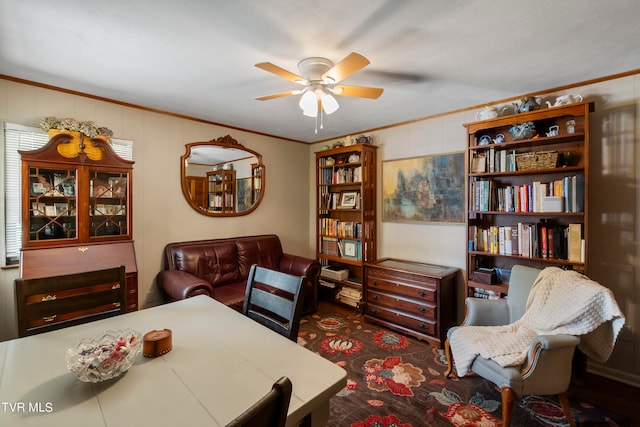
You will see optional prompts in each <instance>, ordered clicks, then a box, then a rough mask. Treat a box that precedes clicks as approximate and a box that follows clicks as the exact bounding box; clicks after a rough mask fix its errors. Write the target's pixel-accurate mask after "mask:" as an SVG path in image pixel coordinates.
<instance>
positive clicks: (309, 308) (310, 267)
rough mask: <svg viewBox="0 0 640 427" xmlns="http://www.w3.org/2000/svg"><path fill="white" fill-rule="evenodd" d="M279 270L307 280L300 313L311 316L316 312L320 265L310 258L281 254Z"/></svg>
mask: <svg viewBox="0 0 640 427" xmlns="http://www.w3.org/2000/svg"><path fill="white" fill-rule="evenodd" d="M279 268H280V271H281V272H283V273H288V274H292V275H294V276H302V277H305V278H306V279H307V280H306V281H307V284H306V286H307V289H306V294H305V297H304V303H303V306H302V313H303V314H311V313H314V312H315V311H316V310H318V286H319V280H320V271H321V269H322V266H321V265H320V263H319V262H318V261H317V260H315V259H311V258H305V257H301V256H298V255H291V254H282V257H281V258H280V267H279Z"/></svg>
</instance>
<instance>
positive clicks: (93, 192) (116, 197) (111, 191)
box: [89, 170, 130, 239]
mask: <svg viewBox="0 0 640 427" xmlns="http://www.w3.org/2000/svg"><path fill="white" fill-rule="evenodd" d="M129 200H130V199H129V173H128V172H114V171H108V172H102V171H94V170H92V171H90V172H89V238H90V239H92V238H97V237H102V236H105V237H106V236H128V235H129V218H130V211H129V209H130V206H129V205H130V203H129Z"/></svg>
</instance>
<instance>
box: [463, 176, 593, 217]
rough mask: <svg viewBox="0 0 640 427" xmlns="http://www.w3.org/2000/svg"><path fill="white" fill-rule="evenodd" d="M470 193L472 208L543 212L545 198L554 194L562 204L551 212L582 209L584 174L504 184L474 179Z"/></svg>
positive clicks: (582, 210)
mask: <svg viewBox="0 0 640 427" xmlns="http://www.w3.org/2000/svg"><path fill="white" fill-rule="evenodd" d="M470 195H471V200H470V203H471V206H473V209H474V210H476V211H497V212H545V207H544V203H543V202H544V199H545V197H548V196H555V197H561V198H562V204H561V206H560V210H553V211H551V212H558V211H559V212H584V175H573V176H566V177H564V178H562V179H558V180H555V181H551V182H540V181H534V182H532V183H530V184H522V185H507V186H500V185H499V183H498V182H497V181H494V180H477V181H472V182H471V194H470Z"/></svg>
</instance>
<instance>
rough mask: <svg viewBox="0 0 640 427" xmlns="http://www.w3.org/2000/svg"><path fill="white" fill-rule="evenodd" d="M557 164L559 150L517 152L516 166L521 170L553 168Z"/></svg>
mask: <svg viewBox="0 0 640 427" xmlns="http://www.w3.org/2000/svg"><path fill="white" fill-rule="evenodd" d="M557 165H558V152H557V151H536V152H535V153H523V154H516V167H517V169H518V170H519V171H525V170H536V169H551V168H555V167H556V166H557Z"/></svg>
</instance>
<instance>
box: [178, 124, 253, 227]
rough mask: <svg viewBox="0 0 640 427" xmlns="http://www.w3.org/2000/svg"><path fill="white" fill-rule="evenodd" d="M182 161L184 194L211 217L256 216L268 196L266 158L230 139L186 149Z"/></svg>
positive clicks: (197, 209) (190, 145) (189, 146)
mask: <svg viewBox="0 0 640 427" xmlns="http://www.w3.org/2000/svg"><path fill="white" fill-rule="evenodd" d="M186 147H187V152H186V153H185V154H184V155H183V156H182V157H181V158H180V160H181V171H182V193H183V194H184V197H185V198H186V199H187V201H188V202H189V205H191V207H192V208H193V209H195V210H196V211H198V212H199V213H201V214H203V215H208V216H240V215H247V214H248V213H251V212H253V211H254V210H255V209H256V208H257V207H258V205H259V204H260V201H261V200H262V195H263V194H264V183H265V182H264V179H265V170H264V165H263V164H262V155H260V154H258V153H256V152H255V151H253V150H250V149H248V148H246V147H244V146H243V145H242V144H240V143H239V142H238V141H236V140H235V139H233V138H232V137H231V136H230V135H227V136H223V137H220V138H218V139H212V140H211V141H205V142H192V143H190V144H187V145H186Z"/></svg>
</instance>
